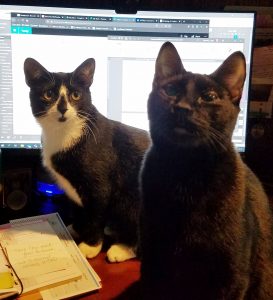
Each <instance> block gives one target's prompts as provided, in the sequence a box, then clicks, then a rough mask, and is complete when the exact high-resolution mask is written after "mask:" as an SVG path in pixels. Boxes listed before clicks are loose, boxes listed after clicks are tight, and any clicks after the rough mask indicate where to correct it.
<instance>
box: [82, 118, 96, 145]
mask: <svg viewBox="0 0 273 300" xmlns="http://www.w3.org/2000/svg"><path fill="white" fill-rule="evenodd" d="M88 133H91V134H92V135H93V138H94V140H95V143H96V144H98V142H97V138H96V135H95V134H94V132H93V130H92V128H91V127H90V126H89V125H88V123H86V124H85V127H84V134H85V135H88Z"/></svg>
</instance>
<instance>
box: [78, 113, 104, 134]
mask: <svg viewBox="0 0 273 300" xmlns="http://www.w3.org/2000/svg"><path fill="white" fill-rule="evenodd" d="M78 114H79V115H80V117H82V118H83V119H85V120H87V121H90V123H91V124H92V126H93V127H94V129H96V130H97V133H98V134H99V128H98V126H97V125H96V123H95V122H93V120H94V121H96V119H95V118H94V117H93V116H92V115H91V114H90V113H88V112H86V111H82V110H79V111H78Z"/></svg>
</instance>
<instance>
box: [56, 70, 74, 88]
mask: <svg viewBox="0 0 273 300" xmlns="http://www.w3.org/2000/svg"><path fill="white" fill-rule="evenodd" d="M52 75H53V78H54V85H55V86H58V87H59V86H62V85H65V86H67V87H69V86H71V75H72V73H63V72H58V73H52Z"/></svg>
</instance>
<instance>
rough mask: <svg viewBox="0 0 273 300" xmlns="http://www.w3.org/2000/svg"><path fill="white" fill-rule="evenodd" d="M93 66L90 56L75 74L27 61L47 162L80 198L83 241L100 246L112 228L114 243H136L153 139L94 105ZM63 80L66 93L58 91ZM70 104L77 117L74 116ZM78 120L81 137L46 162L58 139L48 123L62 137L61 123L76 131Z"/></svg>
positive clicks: (78, 229) (77, 211) (77, 213)
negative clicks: (142, 176)
mask: <svg viewBox="0 0 273 300" xmlns="http://www.w3.org/2000/svg"><path fill="white" fill-rule="evenodd" d="M94 68H95V67H94V60H93V59H88V60H86V61H85V62H84V63H83V64H82V65H80V66H79V67H78V68H77V69H76V70H75V71H74V72H72V73H50V72H48V71H47V70H46V69H45V68H44V67H42V66H41V65H40V64H39V63H38V62H36V61H35V60H33V59H30V58H28V59H27V60H26V61H25V69H24V70H25V75H26V82H27V84H28V85H29V86H30V101H31V107H32V112H33V115H34V116H35V117H36V119H37V121H38V122H39V123H40V124H41V126H42V129H43V134H42V137H43V148H44V149H43V161H44V164H45V166H46V167H47V168H48V169H49V170H50V171H54V172H57V173H58V174H60V175H61V176H63V177H64V178H65V179H67V180H68V181H69V183H70V184H71V185H72V187H73V188H74V189H75V190H76V192H77V194H78V195H79V197H80V199H81V202H82V207H80V206H79V207H77V208H76V209H75V222H74V224H73V227H74V229H75V230H76V232H77V233H78V234H79V236H80V238H79V241H84V242H85V243H87V244H89V245H96V244H98V243H100V242H102V241H103V239H104V229H105V227H108V232H109V228H110V232H111V236H112V239H113V243H122V244H126V245H128V246H131V247H136V244H137V221H138V215H139V207H140V203H139V193H138V172H139V168H140V163H141V161H142V158H143V154H144V151H145V150H146V148H147V147H148V144H149V142H150V140H149V136H148V134H147V132H145V131H143V130H140V129H136V128H133V127H130V126H126V125H124V124H122V123H119V122H116V121H112V120H109V119H107V118H106V117H104V116H103V115H102V114H100V113H99V112H98V110H97V109H96V108H95V107H94V105H93V104H92V101H91V95H90V91H89V86H90V85H91V83H92V81H93V73H94ZM61 85H63V86H65V88H66V89H67V95H59V90H60V87H61ZM79 95H80V96H79ZM78 97H79V99H78ZM54 107H55V108H54ZM71 107H72V108H71ZM69 109H70V110H71V109H75V111H76V112H77V116H73V117H71V116H70V115H69ZM51 110H54V112H53V113H52V112H51ZM54 114H55V115H54ZM51 115H52V116H51ZM49 118H51V119H49ZM47 119H48V120H49V121H47ZM75 119H77V120H84V126H83V129H82V132H81V136H80V138H78V139H77V140H76V141H74V140H73V143H72V144H71V146H69V147H65V148H64V149H59V150H58V151H55V152H53V153H52V154H51V155H50V158H49V161H48V160H47V158H46V157H47V155H48V154H47V151H49V150H48V148H49V144H52V143H54V139H56V137H55V130H54V129H53V130H52V131H51V133H50V136H47V135H49V134H48V133H47V131H48V129H47V127H48V126H50V124H49V123H50V122H56V123H54V124H56V132H59V133H58V134H59V135H56V136H57V138H62V130H63V129H62V128H66V127H62V126H66V125H65V124H68V125H67V126H68V128H69V126H71V128H70V129H71V132H73V130H74V128H73V126H75V125H74V124H76V123H75V121H74V120H75ZM69 122H70V123H69ZM69 124H71V125H69ZM69 131H70V130H69ZM63 134H64V135H65V134H67V135H69V134H70V133H69V132H68V133H67V132H63ZM50 164H51V166H50ZM52 168H53V170H52ZM54 172H53V176H54V175H55V174H54Z"/></svg>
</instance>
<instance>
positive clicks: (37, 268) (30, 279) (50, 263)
mask: <svg viewBox="0 0 273 300" xmlns="http://www.w3.org/2000/svg"><path fill="white" fill-rule="evenodd" d="M0 239H1V243H2V245H3V246H4V247H5V249H6V252H7V254H8V257H9V260H10V263H11V264H12V265H13V267H14V268H15V270H16V272H17V274H18V276H19V277H20V279H21V281H22V282H23V285H24V291H25V292H27V291H31V290H35V289H39V288H42V287H45V286H49V285H52V284H57V283H60V282H64V281H67V280H70V279H71V280H72V279H76V278H79V277H80V276H81V272H80V270H79V269H78V267H77V266H76V264H75V263H74V261H73V259H72V258H71V256H70V255H69V253H68V252H67V251H66V249H65V247H64V246H63V244H62V243H61V241H60V239H59V238H58V237H57V236H56V233H55V232H54V230H53V228H52V227H51V225H50V224H49V223H48V222H47V221H41V222H36V223H33V224H25V225H20V224H17V225H16V224H15V225H14V226H12V227H10V228H7V229H6V230H3V231H0Z"/></svg>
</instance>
